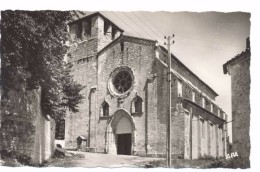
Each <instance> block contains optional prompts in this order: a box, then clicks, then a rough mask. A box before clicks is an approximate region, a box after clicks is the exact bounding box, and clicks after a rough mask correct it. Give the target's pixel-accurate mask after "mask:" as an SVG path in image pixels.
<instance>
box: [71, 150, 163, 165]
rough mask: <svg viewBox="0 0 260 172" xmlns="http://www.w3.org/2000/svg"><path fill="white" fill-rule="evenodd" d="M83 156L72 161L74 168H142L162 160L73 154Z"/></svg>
mask: <svg viewBox="0 0 260 172" xmlns="http://www.w3.org/2000/svg"><path fill="white" fill-rule="evenodd" d="M70 152H71V153H73V154H83V155H84V156H85V158H82V159H77V160H76V161H73V166H74V167H144V166H145V164H149V162H151V161H158V160H162V159H163V158H149V157H138V156H129V155H109V154H100V153H89V152H74V151H70Z"/></svg>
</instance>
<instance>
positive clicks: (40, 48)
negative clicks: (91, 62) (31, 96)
mask: <svg viewBox="0 0 260 172" xmlns="http://www.w3.org/2000/svg"><path fill="white" fill-rule="evenodd" d="M1 17H2V23H1V31H2V79H3V81H2V82H3V93H4V94H3V96H4V97H7V93H8V91H9V90H10V89H19V88H20V87H21V86H25V87H26V89H27V90H31V89H41V92H42V101H41V103H42V110H43V112H44V114H45V115H50V116H52V117H54V118H56V119H59V118H62V117H63V116H64V114H65V111H66V109H70V110H72V111H73V112H77V111H78V107H77V105H78V104H79V103H80V102H81V100H82V98H83V96H82V95H81V94H80V91H81V90H82V89H83V87H82V86H81V85H79V84H77V83H76V82H75V81H74V80H73V78H72V76H71V75H70V71H71V66H69V65H67V64H66V63H65V62H64V61H63V58H64V55H65V54H66V52H67V49H68V47H67V46H66V45H65V43H66V41H68V39H69V36H68V33H67V24H66V22H68V21H70V20H71V19H72V15H71V13H70V12H69V11H64V12H61V11H2V12H1Z"/></svg>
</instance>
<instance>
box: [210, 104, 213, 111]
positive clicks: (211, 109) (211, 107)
mask: <svg viewBox="0 0 260 172" xmlns="http://www.w3.org/2000/svg"><path fill="white" fill-rule="evenodd" d="M210 112H212V113H213V104H212V103H211V104H210Z"/></svg>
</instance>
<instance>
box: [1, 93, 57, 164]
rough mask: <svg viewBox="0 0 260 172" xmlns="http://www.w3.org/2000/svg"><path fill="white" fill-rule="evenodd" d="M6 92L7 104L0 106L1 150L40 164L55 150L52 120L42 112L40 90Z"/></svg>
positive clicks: (53, 123)
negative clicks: (7, 96)
mask: <svg viewBox="0 0 260 172" xmlns="http://www.w3.org/2000/svg"><path fill="white" fill-rule="evenodd" d="M8 95H9V103H8V106H4V108H3V109H1V114H2V126H1V150H2V151H4V152H5V151H10V152H13V153H16V154H19V155H26V156H28V157H30V158H31V162H32V163H33V164H41V163H42V162H43V161H44V160H47V159H49V158H50V157H51V156H52V154H53V152H54V135H55V122H54V121H53V120H52V119H49V120H47V119H46V118H45V117H44V116H43V115H42V112H41V107H40V92H39V91H36V90H33V91H25V90H11V91H10V92H9V94H8ZM3 101H5V100H3ZM2 155H3V154H2Z"/></svg>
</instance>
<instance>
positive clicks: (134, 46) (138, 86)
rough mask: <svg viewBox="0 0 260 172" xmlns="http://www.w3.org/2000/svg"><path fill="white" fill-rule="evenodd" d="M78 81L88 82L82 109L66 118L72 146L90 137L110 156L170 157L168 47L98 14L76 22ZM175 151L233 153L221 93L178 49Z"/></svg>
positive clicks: (72, 26)
mask: <svg viewBox="0 0 260 172" xmlns="http://www.w3.org/2000/svg"><path fill="white" fill-rule="evenodd" d="M68 25H69V33H70V35H71V39H72V41H71V43H70V50H69V52H68V53H67V56H66V60H67V62H68V63H71V64H73V71H72V73H73V76H74V79H75V80H76V81H77V82H79V83H80V84H82V85H83V86H85V89H84V90H83V92H82V93H83V95H84V96H85V99H84V101H83V102H82V104H80V105H79V112H78V113H72V112H70V111H68V113H67V115H66V118H65V138H64V142H65V148H67V149H74V148H76V147H77V146H78V145H77V144H78V143H77V138H79V137H83V138H86V146H85V148H86V150H87V151H92V152H103V153H107V154H124V155H142V156H155V157H161V156H162V157H163V156H165V155H166V146H167V141H166V134H167V119H168V118H167V115H168V109H169V108H168V102H169V94H168V90H169V89H168V85H169V84H168V82H167V78H168V75H167V74H168V73H167V72H168V71H167V61H168V60H167V59H168V52H167V49H166V48H164V47H163V46H160V45H158V43H157V41H155V40H152V39H144V38H139V37H133V36H128V35H124V30H123V29H122V28H120V27H119V26H117V25H116V24H115V23H113V21H111V20H110V19H108V18H107V17H106V16H104V15H103V14H101V13H99V12H95V13H92V14H90V15H88V16H84V17H82V18H80V19H77V20H75V21H73V22H70V23H69V24H68ZM171 63H172V68H171V74H172V75H171V76H172V84H171V90H172V91H171V92H172V93H171V94H172V95H171V97H172V98H171V102H172V104H171V108H172V114H171V116H172V122H171V129H172V131H171V133H172V136H171V139H172V140H171V141H172V156H175V157H177V158H181V159H198V158H200V157H203V156H213V157H222V156H225V154H226V135H227V133H226V119H227V115H226V114H225V112H224V111H223V110H222V109H221V108H220V107H219V106H218V105H217V104H216V103H215V98H216V97H217V96H218V94H217V93H216V92H215V91H214V90H213V89H212V88H211V87H210V86H209V85H207V84H206V83H205V82H204V81H202V80H201V79H200V78H199V77H198V76H197V75H196V74H194V73H193V72H192V71H191V70H190V69H189V68H187V67H186V66H185V65H184V64H183V63H182V62H181V61H180V60H179V59H178V58H177V57H175V56H174V55H173V54H171Z"/></svg>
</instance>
